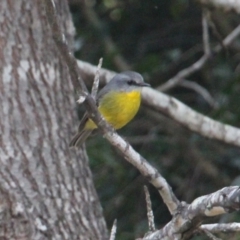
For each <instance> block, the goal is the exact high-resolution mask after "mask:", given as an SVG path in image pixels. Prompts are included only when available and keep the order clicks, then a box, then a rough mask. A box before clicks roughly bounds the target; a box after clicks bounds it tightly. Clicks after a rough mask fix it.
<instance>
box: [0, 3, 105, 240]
mask: <svg viewBox="0 0 240 240" xmlns="http://www.w3.org/2000/svg"><path fill="white" fill-rule="evenodd" d="M43 2H44V1H41V0H35V1H33V0H1V1H0V127H1V132H0V136H1V138H0V239H31V240H32V239H34V240H37V239H71V240H73V239H84V240H86V239H94V240H95V239H106V236H107V230H106V224H105V221H104V219H103V215H102V210H101V206H100V204H99V200H98V197H97V194H96V191H95V188H94V185H93V181H92V175H91V172H90V170H89V166H88V159H87V155H86V153H85V151H76V150H72V149H69V147H68V143H69V140H70V138H71V136H72V133H73V130H75V129H76V127H73V123H75V124H76V122H77V120H76V114H75V111H74V106H75V103H74V97H73V87H72V85H71V82H70V79H69V74H68V69H67V68H66V65H65V62H64V60H63V59H61V58H60V57H59V55H58V52H57V49H56V47H55V44H54V42H53V40H52V36H51V32H50V30H49V26H48V24H47V20H46V16H45V9H44V4H43ZM55 4H56V7H57V10H58V13H59V18H60V23H61V26H62V28H63V31H64V32H65V34H66V36H67V38H68V41H69V42H70V43H71V42H72V40H73V38H72V37H73V34H74V28H73V25H72V20H71V17H70V14H69V9H68V6H67V1H66V0H57V1H56V0H55ZM76 125H77V124H76Z"/></svg>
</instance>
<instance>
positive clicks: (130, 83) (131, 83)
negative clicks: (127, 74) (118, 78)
mask: <svg viewBox="0 0 240 240" xmlns="http://www.w3.org/2000/svg"><path fill="white" fill-rule="evenodd" d="M128 84H129V85H135V84H136V83H135V81H134V80H129V81H128Z"/></svg>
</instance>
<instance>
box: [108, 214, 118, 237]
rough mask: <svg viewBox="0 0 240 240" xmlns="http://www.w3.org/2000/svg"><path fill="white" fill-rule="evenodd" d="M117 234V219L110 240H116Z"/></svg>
mask: <svg viewBox="0 0 240 240" xmlns="http://www.w3.org/2000/svg"><path fill="white" fill-rule="evenodd" d="M116 233H117V219H115V220H114V222H113V225H112V229H111V234H110V238H109V240H115V238H116Z"/></svg>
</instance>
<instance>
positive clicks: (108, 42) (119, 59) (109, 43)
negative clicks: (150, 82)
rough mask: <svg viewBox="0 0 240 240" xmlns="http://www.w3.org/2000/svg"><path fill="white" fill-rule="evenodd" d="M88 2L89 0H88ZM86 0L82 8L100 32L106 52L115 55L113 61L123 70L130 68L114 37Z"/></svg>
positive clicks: (89, 20) (88, 19)
mask: <svg viewBox="0 0 240 240" xmlns="http://www.w3.org/2000/svg"><path fill="white" fill-rule="evenodd" d="M86 2H87V1H86ZM86 2H85V1H82V9H83V13H84V15H85V17H86V19H87V21H88V22H90V23H91V24H92V26H93V27H94V28H95V29H96V30H97V31H98V32H99V33H100V34H99V35H100V38H101V40H102V42H103V44H104V47H105V50H106V52H107V53H108V54H109V55H110V56H113V62H114V63H115V65H116V67H117V68H118V69H119V70H121V71H124V70H127V69H130V66H129V65H128V64H127V62H126V61H125V59H124V58H123V56H122V55H121V54H120V53H119V52H118V51H117V47H116V45H115V43H114V41H113V40H112V38H111V37H110V36H109V35H108V34H107V32H106V29H104V26H103V24H102V22H101V20H100V19H99V18H98V16H97V14H96V13H95V12H94V10H93V8H92V6H90V5H89V4H86Z"/></svg>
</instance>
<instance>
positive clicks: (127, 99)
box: [85, 91, 141, 129]
mask: <svg viewBox="0 0 240 240" xmlns="http://www.w3.org/2000/svg"><path fill="white" fill-rule="evenodd" d="M140 102H141V93H140V91H132V92H110V93H107V94H106V95H104V96H103V97H102V99H101V100H100V102H99V107H98V109H99V111H100V113H101V114H102V115H103V117H104V118H105V120H106V121H107V122H108V123H110V124H111V125H112V126H113V127H114V128H115V129H119V128H122V127H123V126H125V125H126V124H127V123H128V122H130V121H131V120H132V119H133V117H134V116H135V115H136V113H137V112H138V109H139V106H140ZM85 128H87V129H94V128H96V125H95V123H94V122H93V121H92V120H88V121H87V123H86V125H85Z"/></svg>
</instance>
